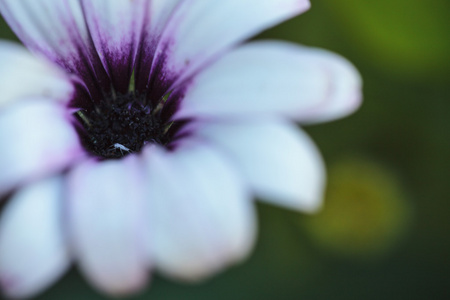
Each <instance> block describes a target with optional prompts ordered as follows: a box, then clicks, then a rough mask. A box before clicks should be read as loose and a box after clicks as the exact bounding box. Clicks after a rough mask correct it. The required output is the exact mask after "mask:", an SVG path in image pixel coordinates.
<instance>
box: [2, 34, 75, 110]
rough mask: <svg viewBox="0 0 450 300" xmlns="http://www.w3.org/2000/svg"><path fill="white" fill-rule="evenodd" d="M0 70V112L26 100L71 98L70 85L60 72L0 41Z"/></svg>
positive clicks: (22, 50) (24, 50) (19, 49)
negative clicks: (21, 100)
mask: <svg viewBox="0 0 450 300" xmlns="http://www.w3.org/2000/svg"><path fill="white" fill-rule="evenodd" d="M0 66H1V68H0V91H1V97H0V109H1V107H2V106H4V105H5V104H8V103H9V102H11V101H14V100H20V99H22V98H27V97H33V96H45V97H47V98H50V99H55V100H59V101H65V102H67V101H69V100H70V99H71V97H72V95H73V92H74V88H73V85H72V83H71V82H70V80H69V79H68V78H67V77H66V75H65V74H64V72H63V71H61V70H59V69H58V68H56V66H53V65H52V64H50V63H49V62H47V61H45V60H44V59H41V58H37V57H34V56H33V55H32V54H31V53H29V52H28V51H27V50H26V49H25V48H24V47H22V46H19V45H18V44H15V43H11V42H5V41H0Z"/></svg>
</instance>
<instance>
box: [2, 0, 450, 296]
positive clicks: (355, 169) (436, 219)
mask: <svg viewBox="0 0 450 300" xmlns="http://www.w3.org/2000/svg"><path fill="white" fill-rule="evenodd" d="M449 13H450V1H448V0H428V1H420V0H409V1H408V0H344V1H342V0H341V1H339V0H312V9H311V10H310V11H309V12H307V13H306V14H304V15H302V16H299V17H297V18H295V19H292V20H290V21H288V22H286V23H284V24H281V25H279V26H278V27H275V28H273V29H270V30H269V31H267V32H265V33H263V34H261V35H260V36H259V37H257V38H270V39H274V38H275V39H282V40H289V41H294V42H297V43H302V44H306V45H311V46H317V47H323V48H326V49H329V50H332V51H335V52H338V53H340V54H342V55H343V56H345V57H347V58H348V59H349V60H350V61H352V62H353V63H354V64H355V65H356V66H357V67H358V69H359V70H360V72H361V73H362V76H363V78H364V104H363V106H362V108H361V109H360V110H359V111H358V112H357V113H356V114H354V115H352V116H351V117H348V118H346V119H343V120H339V121H336V122H332V123H327V124H321V125H315V126H309V127H307V128H306V130H307V131H308V132H309V133H310V135H311V136H312V137H313V139H314V140H315V141H316V143H317V144H318V146H319V148H320V149H321V151H322V153H323V156H324V158H325V160H326V163H327V166H328V170H329V179H328V181H329V184H328V189H327V195H326V202H325V208H324V210H323V211H322V212H321V213H319V214H318V215H314V216H306V215H302V214H298V213H295V212H292V211H288V210H283V209H280V208H276V207H272V206H268V205H263V204H259V205H258V212H259V216H260V220H259V221H260V233H259V239H258V243H257V246H256V248H255V250H254V252H253V254H252V255H251V257H250V258H249V259H248V260H246V261H245V262H244V263H243V264H241V265H238V266H236V267H233V268H231V269H228V270H226V271H225V272H224V273H222V274H219V275H218V276H215V277H213V278H211V279H209V280H208V281H206V282H204V283H201V284H197V285H185V284H180V283H175V282H173V281H170V280H166V279H164V278H160V277H158V276H156V277H155V278H153V280H152V282H151V286H150V288H149V289H148V290H147V291H146V292H145V293H144V294H142V295H138V296H135V297H130V299H153V300H159V299H165V300H171V299H196V300H201V299H205V300H206V299H218V300H219V299H308V300H309V299H385V300H387V299H450V287H449V284H450V255H449V254H450V234H449V232H450V220H449V214H448V212H449V208H450V201H449V200H450V199H449V196H448V193H449V189H448V188H447V186H448V181H449V178H450V159H449V158H448V154H449V153H450V135H449V132H450V118H449V116H450V97H449V96H450V76H449V75H450V57H449V54H450V14H449ZM0 21H1V22H0V37H1V38H5V39H14V35H13V34H12V33H11V31H10V30H9V29H8V27H7V26H6V25H5V23H4V22H3V21H2V20H0ZM37 299H49V300H51V299H55V300H56V299H58V300H60V299H69V300H72V299H74V300H75V299H76V300H79V299H87V300H90V299H105V298H104V297H103V296H101V295H99V294H97V292H95V291H93V290H92V289H91V288H90V287H89V286H88V285H87V284H86V283H85V282H84V281H83V279H82V277H81V276H80V275H79V274H78V273H77V272H76V271H72V272H71V273H70V274H68V275H67V276H65V277H64V278H63V280H61V281H60V282H59V283H58V284H57V285H55V286H54V287H53V288H51V289H50V290H49V291H47V292H46V293H45V294H43V295H41V296H40V297H38V298H37Z"/></svg>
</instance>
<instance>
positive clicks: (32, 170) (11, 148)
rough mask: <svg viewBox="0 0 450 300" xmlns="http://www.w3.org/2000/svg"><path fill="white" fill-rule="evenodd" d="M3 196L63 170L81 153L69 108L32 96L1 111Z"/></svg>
mask: <svg viewBox="0 0 450 300" xmlns="http://www.w3.org/2000/svg"><path fill="white" fill-rule="evenodd" d="M0 141H2V147H1V148H0V170H1V172H0V195H3V194H5V193H7V192H10V191H11V190H12V189H14V188H15V187H17V186H18V185H19V184H23V183H25V182H28V181H34V180H37V179H39V178H42V177H44V176H48V175H49V174H52V173H56V172H60V171H62V170H63V169H64V168H66V167H67V166H69V165H70V164H72V163H73V162H74V161H75V160H76V159H77V158H78V157H79V156H80V155H81V154H82V153H83V150H82V146H81V145H80V142H79V138H78V135H77V133H76V132H75V130H74V128H73V126H72V125H71V124H70V121H69V117H68V116H67V112H66V108H65V107H63V106H62V105H59V104H58V103H54V102H51V101H49V100H47V99H38V98H30V99H27V100H25V101H19V102H17V103H14V105H11V106H9V107H8V109H5V110H2V111H0Z"/></svg>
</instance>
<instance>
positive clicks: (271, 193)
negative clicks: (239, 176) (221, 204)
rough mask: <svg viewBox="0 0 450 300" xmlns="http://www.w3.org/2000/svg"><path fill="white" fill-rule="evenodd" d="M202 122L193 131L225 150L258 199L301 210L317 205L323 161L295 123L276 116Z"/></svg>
mask: <svg viewBox="0 0 450 300" xmlns="http://www.w3.org/2000/svg"><path fill="white" fill-rule="evenodd" d="M203 125H204V126H199V128H198V129H197V133H196V134H197V135H200V136H202V137H203V138H206V139H208V140H209V141H211V142H213V143H215V144H216V145H217V146H218V147H221V148H223V149H224V150H226V151H227V152H228V153H229V155H230V156H231V158H233V159H234V161H235V163H236V165H237V166H239V168H240V170H241V171H242V172H243V174H244V175H245V177H246V179H247V180H248V182H249V184H250V185H251V187H252V188H253V189H254V191H255V192H256V194H257V195H258V196H259V197H261V199H262V200H264V201H268V202H272V203H275V204H278V205H282V206H286V207H288V208H294V209H297V210H301V211H306V212H313V211H316V210H317V209H318V208H320V206H321V204H322V196H323V195H322V194H323V190H324V182H325V168H324V163H323V161H322V158H321V156H320V154H319V151H318V150H317V148H316V147H315V145H314V144H313V142H312V141H311V140H310V138H309V137H308V136H307V135H306V134H305V133H304V132H303V131H301V130H300V129H299V128H297V126H295V125H294V124H291V123H289V122H285V121H280V120H263V121H241V122H222V123H210V124H203Z"/></svg>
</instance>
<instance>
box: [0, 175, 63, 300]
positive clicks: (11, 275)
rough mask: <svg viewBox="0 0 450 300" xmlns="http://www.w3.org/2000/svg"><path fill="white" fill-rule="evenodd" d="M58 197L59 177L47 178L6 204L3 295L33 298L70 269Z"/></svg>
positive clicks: (1, 224)
mask: <svg viewBox="0 0 450 300" xmlns="http://www.w3.org/2000/svg"><path fill="white" fill-rule="evenodd" d="M61 198H62V180H61V178H50V179H45V180H43V181H40V182H37V183H33V184H31V185H29V186H27V187H25V188H23V189H21V190H20V191H19V192H17V194H15V195H14V196H13V197H12V198H11V199H10V202H9V203H8V204H7V205H6V207H5V211H4V212H3V216H2V218H1V219H0V285H1V287H2V289H3V291H4V292H5V293H6V295H7V296H9V297H13V298H24V297H30V296H32V295H35V294H37V293H39V292H41V291H42V290H43V289H45V288H47V287H48V286H49V285H51V284H52V283H53V282H54V281H56V280H57V279H58V278H59V277H60V276H61V275H62V274H63V273H64V272H65V271H66V270H67V269H68V267H69V266H70V257H69V254H68V249H67V246H66V241H65V238H64V233H63V224H61V220H62V219H61V213H62V205H61V204H62V202H61V200H62V199H61Z"/></svg>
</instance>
